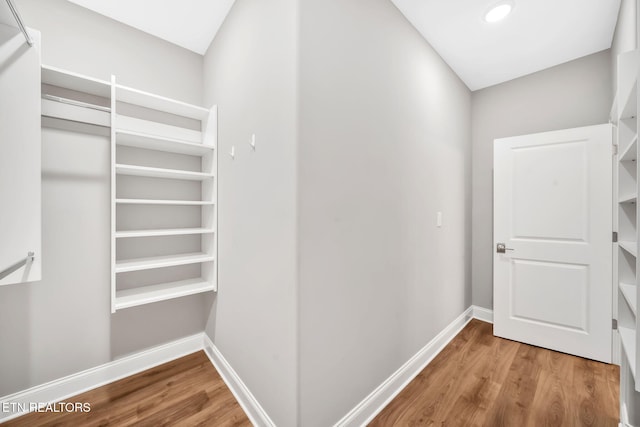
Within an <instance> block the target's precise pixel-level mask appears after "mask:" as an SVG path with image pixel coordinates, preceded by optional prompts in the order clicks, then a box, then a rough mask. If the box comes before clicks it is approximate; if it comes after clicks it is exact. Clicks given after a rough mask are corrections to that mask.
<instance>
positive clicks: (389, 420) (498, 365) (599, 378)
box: [5, 320, 619, 427]
mask: <svg viewBox="0 0 640 427" xmlns="http://www.w3.org/2000/svg"><path fill="white" fill-rule="evenodd" d="M618 378H619V372H618V368H617V367H616V366H613V365H606V364H602V363H598V362H593V361H590V360H586V359H581V358H579V357H574V356H569V355H566V354H562V353H557V352H553V351H550V350H545V349H541V348H537V347H532V346H528V345H526V344H521V343H517V342H513V341H509V340H504V339H501V338H496V337H494V336H493V335H492V325H491V324H489V323H484V322H481V321H478V320H472V321H471V322H470V323H469V325H467V327H466V328H465V329H464V330H463V331H462V332H461V333H460V334H458V336H457V337H456V338H454V339H453V340H452V341H451V343H450V344H449V345H448V346H447V347H445V349H444V350H443V351H442V352H441V353H440V354H439V355H438V356H437V357H436V358H435V359H434V360H433V361H432V362H431V364H429V366H427V367H426V368H425V369H424V370H423V371H422V372H421V373H420V374H419V375H418V376H417V377H416V378H415V379H414V380H413V381H412V382H411V383H410V384H409V385H408V386H407V387H406V388H405V389H404V390H403V391H402V392H401V393H400V394H399V395H398V396H397V397H396V398H395V399H394V400H393V401H392V402H391V403H390V404H389V405H388V406H387V407H386V408H385V409H384V410H383V411H382V412H381V413H380V414H379V415H378V416H377V417H376V418H375V419H374V420H373V422H372V423H371V424H370V426H373V427H395V426H398V427H400V426H402V427H405V426H406V427H409V426H436V425H437V426H465V427H467V426H486V427H503V426H504V427H527V426H529V427H547V426H548V427H552V426H597V427H600V426H602V427H614V426H617V425H618V389H619V386H618ZM66 401H67V402H90V403H91V412H87V413H58V414H52V413H32V414H28V415H25V416H23V417H20V418H17V419H14V420H12V421H9V422H7V423H6V424H5V425H6V426H7V427H13V426H28V427H38V426H74V427H75V426H83V427H84V426H105V427H106V426H131V425H135V426H172V425H181V426H182V425H184V426H215V427H218V426H222V427H225V426H250V425H251V423H250V422H249V420H248V419H247V417H246V415H245V414H244V412H243V411H242V408H241V407H240V406H239V405H238V403H237V402H236V400H235V398H234V397H233V395H232V394H231V392H230V391H229V389H228V388H227V387H226V385H225V384H224V382H223V381H222V379H221V378H220V376H219V375H218V373H217V372H216V370H215V368H214V367H213V366H212V365H211V362H210V361H209V359H208V358H207V356H206V355H205V354H204V352H198V353H194V354H192V355H189V356H186V357H183V358H181V359H178V360H174V361H172V362H169V363H166V364H164V365H161V366H158V367H156V368H153V369H150V370H148V371H145V372H142V373H140V374H137V375H134V376H131V377H128V378H125V379H123V380H120V381H117V382H114V383H112V384H108V385H106V386H103V387H100V388H98V389H95V390H91V391H89V392H87V393H83V394H80V395H78V396H76V397H74V398H71V399H67V400H66Z"/></svg>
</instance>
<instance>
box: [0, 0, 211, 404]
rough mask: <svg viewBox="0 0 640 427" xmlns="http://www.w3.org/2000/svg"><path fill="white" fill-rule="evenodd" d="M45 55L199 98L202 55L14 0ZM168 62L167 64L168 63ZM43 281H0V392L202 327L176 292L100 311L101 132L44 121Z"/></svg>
mask: <svg viewBox="0 0 640 427" xmlns="http://www.w3.org/2000/svg"><path fill="white" fill-rule="evenodd" d="M18 7H19V8H20V11H21V13H22V16H23V18H24V20H25V21H26V22H27V23H28V25H29V26H31V27H33V28H36V29H39V30H41V31H42V38H43V52H42V60H43V62H44V63H45V64H48V65H53V66H57V67H61V68H65V69H69V70H72V71H76V72H80V73H85V74H88V75H92V76H95V77H100V78H104V79H108V78H109V76H110V75H111V73H114V74H117V76H118V77H119V81H121V82H123V83H125V84H128V85H132V86H135V87H139V88H142V89H145V90H149V91H153V92H156V93H159V94H163V95H166V96H172V97H175V98H178V99H182V100H185V101H189V102H194V103H200V101H201V91H202V87H201V84H202V57H201V56H198V55H196V54H193V53H190V52H188V51H186V50H184V49H182V48H179V47H176V46H174V45H172V44H169V43H166V42H163V41H161V40H159V39H156V38H154V37H152V36H149V35H146V34H144V33H142V32H139V31H136V30H133V29H132V28H130V27H126V26H124V25H121V24H118V23H116V22H114V21H112V20H110V19H107V18H104V17H102V16H100V15H97V14H94V13H92V12H89V11H86V10H85V9H82V8H80V7H78V6H75V5H73V4H71V3H68V2H66V1H62V0H50V1H37V0H20V1H19V2H18ZM168 65H170V66H168ZM42 139H43V141H42V143H43V147H42V169H43V182H42V209H43V211H42V218H43V236H42V243H43V249H42V252H43V253H42V256H43V280H42V281H41V282H38V283H34V284H28V285H15V286H5V287H2V288H0V342H1V343H2V347H1V348H0V378H1V380H0V396H3V395H6V394H9V393H13V392H17V391H20V390H23V389H26V388H28V387H31V386H34V385H38V384H42V383H44V382H46V381H50V380H53V379H57V378H60V377H62V376H65V375H69V374H72V373H76V372H79V371H81V370H84V369H87V368H90V367H94V366H97V365H100V364H103V363H106V362H108V361H110V360H113V359H114V358H115V357H118V356H121V355H124V354H127V353H131V352H134V351H139V350H142V349H144V348H147V347H149V346H153V345H157V344H161V343H164V342H167V341H170V340H173V339H177V338H180V337H184V336H186V335H189V334H192V333H197V332H200V331H202V330H203V328H204V325H205V321H206V315H207V306H206V305H205V301H204V298H202V296H195V297H187V298H183V299H180V300H174V301H168V302H164V303H159V304H153V305H149V306H144V307H138V308H132V309H128V310H124V311H121V312H118V313H117V314H116V315H113V316H112V315H111V314H110V306H109V298H110V293H109V292H110V291H109V289H110V283H109V276H110V274H109V271H110V270H109V268H110V267H109V262H110V255H109V245H110V219H109V212H110V209H109V200H110V192H109V184H110V178H109V135H108V133H105V130H104V129H99V128H95V127H90V126H82V125H70V124H69V123H63V122H59V121H58V122H56V121H51V120H44V121H43V137H42Z"/></svg>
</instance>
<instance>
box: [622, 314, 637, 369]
mask: <svg viewBox="0 0 640 427" xmlns="http://www.w3.org/2000/svg"><path fill="white" fill-rule="evenodd" d="M618 332H619V333H620V341H622V348H623V349H624V352H625V354H626V355H627V360H628V361H629V366H630V367H631V373H632V374H633V377H634V378H635V377H636V331H635V330H634V329H631V328H625V327H622V326H620V327H618Z"/></svg>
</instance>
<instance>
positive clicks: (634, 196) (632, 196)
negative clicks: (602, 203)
mask: <svg viewBox="0 0 640 427" xmlns="http://www.w3.org/2000/svg"><path fill="white" fill-rule="evenodd" d="M637 200H638V195H637V194H629V195H626V196H622V197H620V199H619V200H618V202H619V203H621V204H622V203H630V204H634V203H636V202H637Z"/></svg>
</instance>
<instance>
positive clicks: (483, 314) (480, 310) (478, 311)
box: [471, 305, 493, 323]
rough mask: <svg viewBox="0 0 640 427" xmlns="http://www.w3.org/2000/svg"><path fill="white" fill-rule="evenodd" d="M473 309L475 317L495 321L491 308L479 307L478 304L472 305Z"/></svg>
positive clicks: (484, 320)
mask: <svg viewBox="0 0 640 427" xmlns="http://www.w3.org/2000/svg"><path fill="white" fill-rule="evenodd" d="M471 308H472V309H473V318H474V319H478V320H482V321H483V322H488V323H493V310H489V309H488V308H484V307H478V306H477V305H472V306H471Z"/></svg>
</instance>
